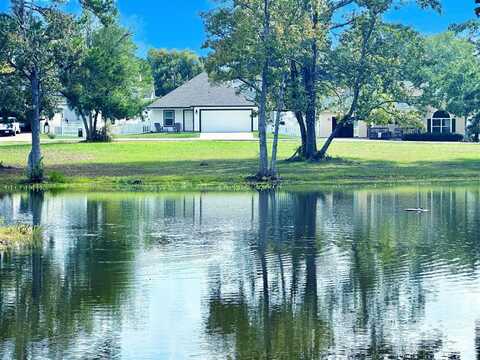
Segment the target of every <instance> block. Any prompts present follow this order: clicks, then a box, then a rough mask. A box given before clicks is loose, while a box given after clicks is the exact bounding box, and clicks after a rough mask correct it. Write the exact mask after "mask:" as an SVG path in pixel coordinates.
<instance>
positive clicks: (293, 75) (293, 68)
mask: <svg viewBox="0 0 480 360" xmlns="http://www.w3.org/2000/svg"><path fill="white" fill-rule="evenodd" d="M290 82H291V84H290V87H291V96H292V101H293V106H294V108H295V118H296V119H297V122H298V127H299V128H300V137H301V140H302V145H301V147H300V151H297V153H300V156H301V157H303V158H305V149H306V147H307V129H306V127H305V120H304V118H303V114H302V112H301V111H300V110H298V107H299V102H300V97H301V96H300V94H299V91H298V69H297V65H296V64H295V61H293V60H292V61H291V62H290ZM297 153H295V154H294V157H295V156H296V154H297Z"/></svg>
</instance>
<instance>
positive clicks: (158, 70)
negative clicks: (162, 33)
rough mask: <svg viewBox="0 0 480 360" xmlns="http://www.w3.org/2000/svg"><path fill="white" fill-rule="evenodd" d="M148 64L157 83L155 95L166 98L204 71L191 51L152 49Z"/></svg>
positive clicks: (149, 53) (198, 59)
mask: <svg viewBox="0 0 480 360" xmlns="http://www.w3.org/2000/svg"><path fill="white" fill-rule="evenodd" d="M147 60H148V63H149V64H150V67H151V69H152V74H153V78H154V82H155V95H156V96H164V95H166V94H168V93H169V92H171V91H172V90H174V89H176V88H177V87H179V86H181V85H183V84H184V83H186V82H187V81H188V80H190V79H192V78H194V77H195V76H197V75H198V74H200V73H201V72H202V71H203V64H202V62H201V61H200V58H199V57H198V55H197V54H195V53H194V52H193V51H190V50H167V49H158V50H157V49H152V50H150V51H149V52H148V56H147Z"/></svg>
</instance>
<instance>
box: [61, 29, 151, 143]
mask: <svg viewBox="0 0 480 360" xmlns="http://www.w3.org/2000/svg"><path fill="white" fill-rule="evenodd" d="M82 41H83V48H81V49H80V50H79V51H73V52H71V53H70V56H71V57H72V58H80V60H79V61H77V62H76V63H74V62H73V61H70V59H69V58H68V57H67V58H66V62H67V63H66V64H65V65H64V66H63V67H62V69H63V71H62V76H61V80H62V84H63V89H62V94H63V95H64V96H65V98H66V99H67V102H68V104H69V106H70V107H71V108H72V109H74V110H75V111H76V112H77V113H78V114H79V115H80V117H81V118H82V120H83V123H84V127H85V130H86V135H87V141H102V140H107V139H106V132H105V129H106V126H105V125H106V123H107V120H116V119H125V118H126V119H128V118H132V117H135V116H139V115H141V114H142V112H143V110H144V109H145V107H146V106H147V105H148V102H149V101H148V100H146V99H148V97H149V96H148V95H149V94H150V93H151V91H152V90H153V86H152V77H151V73H150V69H149V67H148V64H147V63H146V62H144V61H142V60H141V59H139V58H137V57H136V55H135V51H136V47H135V44H134V43H133V40H132V38H131V34H130V33H128V32H127V31H126V30H125V29H123V28H121V27H120V26H118V25H117V24H116V23H111V24H109V25H108V26H101V27H99V28H95V27H94V24H93V23H92V22H91V21H88V20H87V21H86V25H85V29H84V30H83V40H82ZM79 53H80V56H79V55H78V54H79ZM72 63H74V64H75V65H73V66H69V64H72ZM101 119H103V120H104V126H103V127H102V130H99V121H100V120H101Z"/></svg>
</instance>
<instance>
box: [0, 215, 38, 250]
mask: <svg viewBox="0 0 480 360" xmlns="http://www.w3.org/2000/svg"><path fill="white" fill-rule="evenodd" d="M41 233H42V232H41V228H40V227H39V226H32V225H26V224H13V225H5V224H4V222H3V221H2V220H0V252H3V251H7V250H15V249H21V248H25V247H32V246H35V245H36V244H38V243H39V241H40V239H41Z"/></svg>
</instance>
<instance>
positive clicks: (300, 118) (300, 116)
mask: <svg viewBox="0 0 480 360" xmlns="http://www.w3.org/2000/svg"><path fill="white" fill-rule="evenodd" d="M295 118H296V119H297V122H298V126H299V128H300V137H301V139H302V145H301V148H300V150H301V155H302V157H303V158H305V157H306V153H305V150H306V148H307V128H306V126H305V120H304V118H303V113H302V112H301V111H296V112H295Z"/></svg>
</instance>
